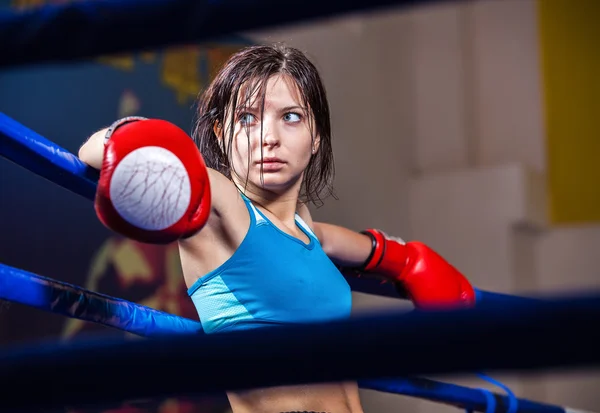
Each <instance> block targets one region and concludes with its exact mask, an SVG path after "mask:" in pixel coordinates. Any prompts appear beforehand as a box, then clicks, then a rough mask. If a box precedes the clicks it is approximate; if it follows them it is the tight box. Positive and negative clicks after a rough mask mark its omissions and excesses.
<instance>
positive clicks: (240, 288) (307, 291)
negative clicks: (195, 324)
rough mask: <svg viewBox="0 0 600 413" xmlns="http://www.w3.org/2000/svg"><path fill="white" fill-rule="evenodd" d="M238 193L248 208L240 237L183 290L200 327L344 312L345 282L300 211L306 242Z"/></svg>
mask: <svg viewBox="0 0 600 413" xmlns="http://www.w3.org/2000/svg"><path fill="white" fill-rule="evenodd" d="M242 198H243V199H244V202H245V204H246V207H247V208H248V212H249V213H250V228H249V229H248V233H247V234H246V236H245V238H244V240H243V241H242V243H241V244H240V246H239V247H238V249H237V250H236V251H235V253H234V254H233V255H232V256H231V258H230V259H229V260H227V261H226V262H225V263H224V264H223V265H221V266H220V267H218V268H217V269H215V270H214V271H211V272H210V273H208V274H206V275H205V276H204V277H202V278H200V279H199V280H198V281H196V282H195V283H194V285H192V286H191V287H190V288H189V289H188V294H189V296H190V297H191V299H192V301H193V302H194V305H195V306H196V310H197V311H198V316H199V317H200V321H201V323H202V327H203V329H204V331H205V332H206V333H215V332H220V331H228V330H234V329H242V328H251V327H259V326H266V325H277V324H290V323H307V322H315V321H325V320H333V319H340V318H346V317H349V315H350V309H351V306H352V297H351V291H350V287H349V286H348V283H347V282H346V279H345V278H344V277H343V276H342V274H341V273H340V272H339V270H338V269H337V268H336V266H335V265H334V264H333V263H332V262H331V260H330V259H329V258H328V257H327V255H326V254H325V253H324V252H323V249H322V248H321V244H320V243H319V240H318V239H317V238H316V237H315V235H314V234H313V232H312V231H311V230H310V228H309V227H308V225H306V223H305V222H304V221H303V220H302V219H301V218H300V216H299V215H297V214H296V225H297V226H298V228H300V229H301V230H302V232H304V233H305V234H306V235H307V236H308V238H309V240H310V241H309V243H308V244H306V243H305V242H304V241H301V240H300V239H297V238H294V237H292V236H290V235H288V234H286V233H285V232H283V231H281V230H280V229H279V228H277V227H276V226H275V225H274V224H273V223H272V222H271V221H270V220H269V219H268V218H267V217H266V216H265V215H264V214H263V213H262V212H261V211H259V210H258V209H257V208H256V207H255V206H254V205H252V203H251V202H250V200H248V199H247V198H246V197H244V196H243V195H242Z"/></svg>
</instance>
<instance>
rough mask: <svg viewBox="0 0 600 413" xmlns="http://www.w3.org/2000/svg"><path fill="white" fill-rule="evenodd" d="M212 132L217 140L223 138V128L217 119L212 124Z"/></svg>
mask: <svg viewBox="0 0 600 413" xmlns="http://www.w3.org/2000/svg"><path fill="white" fill-rule="evenodd" d="M213 132H214V133H215V135H216V136H217V139H218V140H221V139H223V128H222V127H221V123H220V122H219V121H218V120H216V121H215V124H214V125H213Z"/></svg>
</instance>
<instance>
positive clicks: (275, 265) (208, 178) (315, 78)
mask: <svg viewBox="0 0 600 413" xmlns="http://www.w3.org/2000/svg"><path fill="white" fill-rule="evenodd" d="M198 149H199V150H198ZM79 157H80V158H81V159H82V160H83V161H84V162H86V163H88V164H89V165H91V166H93V167H96V168H98V169H100V170H101V177H100V182H99V185H98V191H97V198H96V203H95V207H96V212H97V215H98V217H99V219H100V220H101V221H102V222H103V223H104V224H105V225H106V226H107V227H108V228H110V229H112V230H114V231H116V232H119V233H121V234H123V235H125V236H127V237H130V238H133V239H137V240H139V241H142V242H147V243H170V242H174V241H177V242H178V245H179V250H180V256H181V264H182V268H183V273H184V277H185V281H186V283H187V286H188V288H189V295H190V297H191V299H192V301H193V302H194V304H195V306H196V309H197V311H198V315H199V317H200V320H201V322H202V326H203V328H204V330H205V331H206V333H208V334H212V333H218V332H221V331H230V330H233V329H242V328H256V327H260V326H269V325H280V324H288V323H310V322H314V321H325V320H331V319H339V318H344V317H348V316H349V315H350V309H351V291H350V289H349V287H348V284H347V282H346V280H345V278H344V277H343V276H342V274H341V273H340V271H339V270H338V267H349V268H355V269H359V270H361V271H364V272H370V273H374V274H375V273H376V274H378V276H384V277H387V278H388V279H390V280H392V281H393V282H395V283H397V284H398V285H399V287H401V288H402V289H403V290H405V291H406V292H407V293H408V295H409V297H410V298H411V299H412V300H413V302H414V303H415V305H416V306H417V307H420V308H432V307H434V306H447V305H452V306H459V305H467V306H468V305H472V304H473V302H474V291H473V288H472V287H471V286H470V284H469V283H468V281H467V280H466V279H465V277H463V276H462V275H461V274H460V273H459V272H458V271H457V270H456V269H455V268H453V267H452V266H451V265H450V264H448V263H447V262H446V261H445V260H444V259H442V258H441V257H440V256H439V255H437V254H436V253H435V252H433V251H432V250H431V249H429V248H428V247H427V246H425V245H423V244H422V243H417V242H409V243H404V242H402V241H401V240H398V239H393V238H389V237H387V236H386V235H385V234H384V233H383V232H381V231H378V230H373V229H370V230H366V231H364V232H362V233H358V232H355V231H351V230H349V229H345V228H342V227H339V226H336V225H332V224H326V223H320V222H313V220H312V219H311V215H310V212H309V209H308V206H307V204H308V203H310V202H313V203H314V202H319V201H320V199H321V197H323V196H326V195H328V194H329V192H330V190H331V180H332V177H333V171H334V166H333V151H332V146H331V130H330V120H329V106H328V102H327V97H326V92H325V88H324V87H323V84H322V81H321V78H320V76H319V73H318V72H317V70H316V68H315V67H314V65H313V64H312V63H311V62H310V61H309V60H308V59H307V57H306V56H305V55H304V54H303V53H302V52H300V51H299V50H296V49H294V48H290V47H285V46H282V45H274V46H253V47H249V48H246V49H244V50H241V51H240V52H238V53H237V54H235V55H234V56H232V57H231V58H230V60H229V61H228V62H227V63H226V64H225V66H224V67H223V68H222V70H221V71H220V73H219V74H218V75H217V76H216V78H215V79H214V81H213V82H212V83H211V85H210V86H209V87H208V88H207V89H206V90H205V91H204V93H203V94H202V96H201V98H200V101H199V108H198V119H197V122H196V127H195V129H194V132H193V140H192V139H190V138H189V136H187V135H186V134H185V132H183V131H182V130H181V129H179V128H178V127H176V126H174V125H173V124H171V123H169V122H166V121H162V120H156V119H144V118H126V119H123V120H119V121H117V122H115V123H114V124H113V125H112V126H111V127H110V128H108V129H103V130H101V131H99V132H97V133H95V134H94V135H92V136H91V137H90V139H88V140H87V142H86V143H85V144H84V145H83V146H82V147H81V149H80V152H79ZM232 374H235V372H232ZM228 396H229V400H230V403H231V406H232V410H233V412H234V413H246V412H253V413H254V412H265V413H270V412H274V413H280V412H292V411H311V412H329V413H356V412H362V408H361V404H360V401H359V397H358V389H357V386H356V384H354V383H330V384H318V385H306V386H282V387H277V388H269V389H257V390H252V391H244V392H230V393H228Z"/></svg>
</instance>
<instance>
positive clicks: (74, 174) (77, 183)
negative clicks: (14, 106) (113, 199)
mask: <svg viewBox="0 0 600 413" xmlns="http://www.w3.org/2000/svg"><path fill="white" fill-rule="evenodd" d="M0 155H2V156H3V157H5V158H6V159H8V160H10V161H12V162H14V163H16V164H17V165H19V166H21V167H23V168H25V169H27V170H29V171H31V172H33V173H34V174H36V175H39V176H41V177H43V178H46V179H47V180H49V181H51V182H54V183H55V184H57V185H59V186H62V187H63V188H66V189H68V190H70V191H73V192H75V193H76V194H78V195H81V196H83V197H84V198H87V199H90V200H93V199H94V197H95V195H96V185H97V182H98V176H99V175H98V172H97V171H96V170H95V169H93V168H90V167H89V166H87V165H86V164H84V163H83V162H81V161H80V160H79V158H78V157H76V156H75V155H73V154H72V153H70V152H69V151H67V150H66V149H64V148H61V147H60V146H58V145H56V144H55V143H53V142H51V141H49V140H48V139H46V138H44V137H43V136H41V135H39V134H38V133H36V132H34V131H32V130H31V129H29V128H27V127H25V126H23V125H22V124H20V123H19V122H17V121H15V120H14V119H12V118H10V117H8V116H6V115H5V114H3V113H2V112H0Z"/></svg>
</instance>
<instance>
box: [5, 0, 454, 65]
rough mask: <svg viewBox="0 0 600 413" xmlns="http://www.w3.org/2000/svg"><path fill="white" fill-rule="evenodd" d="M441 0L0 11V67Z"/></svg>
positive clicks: (169, 0) (132, 1) (231, 0)
mask: <svg viewBox="0 0 600 413" xmlns="http://www.w3.org/2000/svg"><path fill="white" fill-rule="evenodd" d="M434 1H435V2H438V3H439V2H441V1H443V0H327V1H322V0H304V1H303V2H302V4H301V6H298V7H294V8H293V11H292V12H290V11H289V10H288V9H287V8H286V7H281V5H282V4H281V1H280V0H127V1H123V0H88V1H85V2H65V3H62V4H56V5H46V6H43V7H39V8H36V9H33V10H28V11H24V12H15V11H4V12H1V13H0V67H1V66H5V67H6V66H12V65H22V64H31V63H44V62H59V61H69V60H73V59H82V58H91V57H96V56H100V55H105V54H114V53H124V52H134V51H141V50H148V49H151V50H155V49H157V48H162V47H165V46H174V45H181V44H186V43H193V42H199V41H204V40H209V39H212V38H215V37H218V36H222V35H227V34H232V33H241V32H244V31H248V30H255V29H259V28H266V27H269V26H274V25H285V24H290V23H296V22H301V21H306V20H310V19H317V18H327V17H331V16H335V15H340V14H344V13H353V12H360V11H365V12H366V11H369V10H376V9H379V8H383V7H398V8H399V7H406V6H411V5H414V4H426V3H431V2H434Z"/></svg>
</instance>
